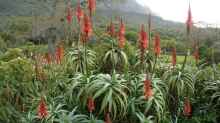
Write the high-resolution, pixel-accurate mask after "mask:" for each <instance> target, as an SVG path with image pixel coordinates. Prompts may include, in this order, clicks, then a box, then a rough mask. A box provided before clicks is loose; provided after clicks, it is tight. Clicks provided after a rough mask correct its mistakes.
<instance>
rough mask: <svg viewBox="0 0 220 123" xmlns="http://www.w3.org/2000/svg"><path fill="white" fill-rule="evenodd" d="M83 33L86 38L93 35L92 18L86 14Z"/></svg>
mask: <svg viewBox="0 0 220 123" xmlns="http://www.w3.org/2000/svg"><path fill="white" fill-rule="evenodd" d="M82 31H83V34H84V38H85V39H88V38H89V37H90V36H91V35H92V23H91V20H90V17H89V16H87V15H86V14H85V15H84V19H83V30H82Z"/></svg>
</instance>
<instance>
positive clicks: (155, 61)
mask: <svg viewBox="0 0 220 123" xmlns="http://www.w3.org/2000/svg"><path fill="white" fill-rule="evenodd" d="M157 60H158V56H156V58H155V60H154V66H153V70H152V75H153V74H154V73H155V70H156V66H157Z"/></svg>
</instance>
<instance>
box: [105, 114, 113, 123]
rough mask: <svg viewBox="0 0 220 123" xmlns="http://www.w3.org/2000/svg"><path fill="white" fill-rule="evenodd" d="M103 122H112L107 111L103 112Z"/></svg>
mask: <svg viewBox="0 0 220 123" xmlns="http://www.w3.org/2000/svg"><path fill="white" fill-rule="evenodd" d="M105 123H112V121H111V118H110V114H109V113H106V114H105Z"/></svg>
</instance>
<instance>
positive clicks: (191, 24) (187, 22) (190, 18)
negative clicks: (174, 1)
mask: <svg viewBox="0 0 220 123" xmlns="http://www.w3.org/2000/svg"><path fill="white" fill-rule="evenodd" d="M192 26H193V21H192V13H191V7H190V5H189V10H188V18H187V21H186V28H187V34H189V33H190V30H191V28H192Z"/></svg>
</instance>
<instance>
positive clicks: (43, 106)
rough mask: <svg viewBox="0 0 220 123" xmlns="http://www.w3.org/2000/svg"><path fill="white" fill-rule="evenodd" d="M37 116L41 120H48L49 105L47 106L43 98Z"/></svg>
mask: <svg viewBox="0 0 220 123" xmlns="http://www.w3.org/2000/svg"><path fill="white" fill-rule="evenodd" d="M37 114H38V117H39V118H40V119H43V118H46V117H47V115H48V112H47V105H46V102H45V100H44V98H41V100H40V103H39V106H38V113H37Z"/></svg>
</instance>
